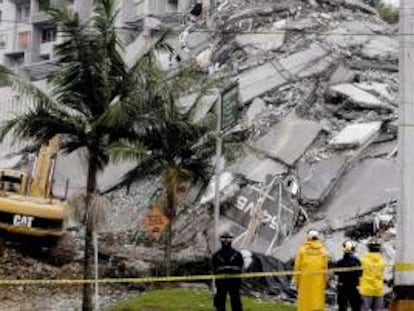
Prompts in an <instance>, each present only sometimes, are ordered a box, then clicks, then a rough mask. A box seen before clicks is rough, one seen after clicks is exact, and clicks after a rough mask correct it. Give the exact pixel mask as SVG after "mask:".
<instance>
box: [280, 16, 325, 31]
mask: <svg viewBox="0 0 414 311" xmlns="http://www.w3.org/2000/svg"><path fill="white" fill-rule="evenodd" d="M318 26H320V24H319V23H318V22H317V21H316V19H315V18H312V17H305V18H301V19H299V20H289V21H288V23H287V28H288V29H292V30H305V29H306V30H309V29H312V28H315V27H318Z"/></svg>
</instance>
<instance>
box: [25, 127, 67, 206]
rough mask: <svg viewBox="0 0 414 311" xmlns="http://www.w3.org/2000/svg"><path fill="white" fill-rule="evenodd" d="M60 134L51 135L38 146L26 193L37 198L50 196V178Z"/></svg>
mask: <svg viewBox="0 0 414 311" xmlns="http://www.w3.org/2000/svg"><path fill="white" fill-rule="evenodd" d="M59 144H60V135H56V136H55V137H53V138H52V139H51V140H50V141H49V142H48V143H47V144H44V145H42V146H41V147H40V150H39V153H38V155H37V158H36V160H35V163H34V167H33V171H32V176H31V181H30V187H29V192H28V195H29V196H32V197H37V198H45V199H48V198H51V196H52V179H53V171H54V167H55V160H56V154H57V152H58V151H59Z"/></svg>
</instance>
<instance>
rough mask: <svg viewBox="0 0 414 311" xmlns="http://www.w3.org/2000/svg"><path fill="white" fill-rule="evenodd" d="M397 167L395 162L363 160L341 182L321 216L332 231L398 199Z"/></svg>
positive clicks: (392, 160)
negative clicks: (327, 222)
mask: <svg viewBox="0 0 414 311" xmlns="http://www.w3.org/2000/svg"><path fill="white" fill-rule="evenodd" d="M398 191H399V187H398V164H397V161H396V160H395V159H366V160H363V161H361V162H360V163H358V164H357V165H355V166H354V167H353V168H352V169H351V170H350V171H349V172H348V173H347V174H346V175H345V176H344V177H343V178H342V180H341V183H340V184H339V187H338V188H337V190H336V191H335V193H334V195H333V196H332V197H330V198H329V199H328V200H327V201H326V202H325V204H324V205H323V207H322V210H321V213H322V214H323V215H324V216H325V217H326V220H327V221H329V223H330V224H331V226H332V227H333V228H335V227H341V225H342V224H343V223H345V222H346V221H348V220H350V219H357V218H358V217H361V216H364V215H367V214H369V213H371V212H373V211H375V210H376V209H378V208H380V207H381V206H384V205H385V204H386V203H388V202H391V201H393V200H395V199H396V198H397V197H398Z"/></svg>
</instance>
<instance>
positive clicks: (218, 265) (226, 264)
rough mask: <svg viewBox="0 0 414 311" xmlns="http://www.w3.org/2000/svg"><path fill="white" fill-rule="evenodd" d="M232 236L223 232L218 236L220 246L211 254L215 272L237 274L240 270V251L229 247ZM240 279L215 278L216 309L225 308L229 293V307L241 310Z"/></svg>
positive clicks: (241, 262)
mask: <svg viewBox="0 0 414 311" xmlns="http://www.w3.org/2000/svg"><path fill="white" fill-rule="evenodd" d="M232 238H233V237H232V236H231V235H230V234H223V235H222V236H221V237H220V240H221V243H222V247H221V249H220V250H219V251H217V252H216V253H215V254H214V255H213V270H214V273H215V274H237V273H241V272H242V268H243V256H242V254H241V253H240V252H238V251H236V250H235V249H234V248H232V247H231V241H232ZM240 286H241V280H240V279H239V278H237V279H236V278H235V279H219V280H216V289H217V292H216V295H215V297H214V306H215V307H216V311H225V310H226V297H227V293H229V295H230V300H231V309H232V310H233V311H242V310H243V308H242V304H241V300H240Z"/></svg>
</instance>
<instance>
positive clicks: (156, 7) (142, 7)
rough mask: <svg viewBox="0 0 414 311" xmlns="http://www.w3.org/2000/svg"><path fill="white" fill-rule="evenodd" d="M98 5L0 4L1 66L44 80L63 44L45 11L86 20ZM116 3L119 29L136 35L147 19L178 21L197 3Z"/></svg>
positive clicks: (52, 0) (57, 0)
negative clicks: (70, 12)
mask: <svg viewBox="0 0 414 311" xmlns="http://www.w3.org/2000/svg"><path fill="white" fill-rule="evenodd" d="M95 1H96V0H0V63H1V64H4V65H6V66H8V67H10V68H13V69H14V70H16V71H17V72H19V73H21V74H27V75H29V76H30V77H31V78H32V79H34V80H39V79H43V78H44V76H45V74H46V73H47V72H48V71H49V70H50V68H53V59H54V46H55V45H56V44H57V43H59V42H60V40H61V38H59V35H58V31H57V28H56V26H55V25H53V23H51V20H50V17H49V16H48V15H47V14H46V13H45V10H46V9H47V8H48V7H49V6H53V7H58V8H59V7H67V8H70V9H72V10H73V11H75V12H77V13H78V14H79V15H80V17H81V18H83V19H86V18H88V17H89V16H90V14H91V12H92V8H93V3H94V2H95ZM117 1H118V9H119V12H120V14H119V19H118V21H117V23H118V25H117V26H118V27H120V29H122V28H125V29H130V30H135V32H133V31H132V32H131V33H133V35H136V34H137V31H139V30H141V29H142V28H143V27H145V19H146V17H148V16H151V17H158V18H160V19H162V18H168V17H169V18H171V17H174V16H178V17H179V16H181V15H180V14H182V13H184V12H188V10H189V8H190V7H191V5H192V2H194V1H195V0H117ZM177 20H179V19H177ZM126 32H127V31H126ZM126 37H127V36H126ZM131 41H133V38H131V34H130V33H129V39H128V40H126V42H131Z"/></svg>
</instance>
